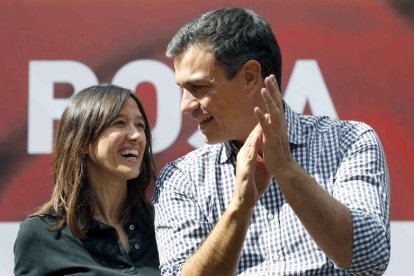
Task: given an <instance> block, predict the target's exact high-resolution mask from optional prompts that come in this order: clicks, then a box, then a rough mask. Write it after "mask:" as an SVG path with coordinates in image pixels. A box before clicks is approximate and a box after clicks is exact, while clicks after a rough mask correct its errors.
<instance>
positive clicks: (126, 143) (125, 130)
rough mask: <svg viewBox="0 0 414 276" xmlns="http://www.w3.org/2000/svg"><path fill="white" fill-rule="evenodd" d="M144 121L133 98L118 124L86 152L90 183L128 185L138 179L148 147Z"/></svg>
mask: <svg viewBox="0 0 414 276" xmlns="http://www.w3.org/2000/svg"><path fill="white" fill-rule="evenodd" d="M145 127H146V125H145V121H144V118H143V117H142V114H141V112H140V110H139V108H138V105H137V103H136V102H135V100H134V99H133V98H132V97H130V98H129V99H128V100H127V101H126V102H125V104H124V105H123V106H122V108H121V110H120V111H119V114H118V115H117V117H116V118H115V120H114V121H113V122H112V123H111V124H110V125H109V126H108V127H107V128H106V129H105V130H104V131H103V132H102V133H101V135H99V137H98V138H97V139H96V140H95V141H94V142H92V143H91V144H90V145H89V147H88V151H87V161H86V166H87V171H88V178H89V180H90V181H99V182H100V183H102V182H103V181H111V180H112V181H127V180H129V179H133V178H136V177H138V175H139V174H140V171H141V169H140V168H141V163H142V158H143V156H144V152H145V147H146V144H147V141H146V137H145V132H144V130H145Z"/></svg>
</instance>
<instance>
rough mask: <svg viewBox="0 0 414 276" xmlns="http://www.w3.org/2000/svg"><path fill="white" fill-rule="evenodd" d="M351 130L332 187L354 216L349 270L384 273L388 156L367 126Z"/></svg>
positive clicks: (387, 255)
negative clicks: (386, 156) (386, 157)
mask: <svg viewBox="0 0 414 276" xmlns="http://www.w3.org/2000/svg"><path fill="white" fill-rule="evenodd" d="M348 131H349V133H345V134H344V135H343V137H345V138H344V139H351V140H350V141H345V143H344V144H343V145H347V146H346V148H343V149H341V150H342V154H343V158H342V161H341V164H340V166H339V168H338V170H337V173H336V176H335V182H334V189H333V196H334V197H335V198H337V199H338V200H339V201H341V202H342V203H344V204H345V205H346V206H347V207H348V208H349V210H350V213H351V216H352V222H353V228H354V229H353V257H352V264H351V268H350V269H348V270H347V271H348V273H349V274H352V275H382V274H383V273H384V271H385V270H386V268H387V266H388V263H389V260H390V217H389V204H390V186H389V185H390V184H389V175H388V170H387V164H386V160H385V155H384V151H383V148H382V145H381V143H380V141H379V139H378V137H377V135H376V134H375V132H374V131H373V130H372V129H371V128H370V127H369V126H368V125H366V124H358V125H356V126H355V128H351V129H349V130H348ZM335 266H337V265H335ZM337 267H338V266H337ZM342 269H343V268H342Z"/></svg>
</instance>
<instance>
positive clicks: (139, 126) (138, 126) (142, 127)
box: [135, 123, 145, 129]
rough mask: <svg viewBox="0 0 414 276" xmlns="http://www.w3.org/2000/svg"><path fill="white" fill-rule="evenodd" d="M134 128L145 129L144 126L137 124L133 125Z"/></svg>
mask: <svg viewBox="0 0 414 276" xmlns="http://www.w3.org/2000/svg"><path fill="white" fill-rule="evenodd" d="M135 127H136V128H141V129H145V124H143V123H137V124H135Z"/></svg>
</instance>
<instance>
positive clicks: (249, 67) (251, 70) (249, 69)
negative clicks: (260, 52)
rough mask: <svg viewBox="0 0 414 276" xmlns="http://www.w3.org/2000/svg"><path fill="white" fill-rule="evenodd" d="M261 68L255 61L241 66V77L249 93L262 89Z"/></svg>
mask: <svg viewBox="0 0 414 276" xmlns="http://www.w3.org/2000/svg"><path fill="white" fill-rule="evenodd" d="M261 71H262V67H261V66H260V63H259V62H258V61H257V60H253V59H252V60H249V61H247V62H246V63H245V64H244V65H243V77H244V83H245V86H246V90H247V91H249V93H254V92H256V91H260V88H262V87H263V78H262V73H261Z"/></svg>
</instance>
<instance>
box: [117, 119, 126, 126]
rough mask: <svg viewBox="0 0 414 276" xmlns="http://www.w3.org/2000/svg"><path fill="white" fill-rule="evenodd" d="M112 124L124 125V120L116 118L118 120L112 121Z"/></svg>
mask: <svg viewBox="0 0 414 276" xmlns="http://www.w3.org/2000/svg"><path fill="white" fill-rule="evenodd" d="M114 125H117V126H123V125H125V122H124V121H122V120H118V121H115V122H114Z"/></svg>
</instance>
